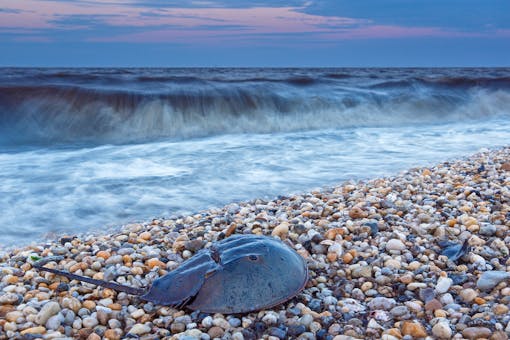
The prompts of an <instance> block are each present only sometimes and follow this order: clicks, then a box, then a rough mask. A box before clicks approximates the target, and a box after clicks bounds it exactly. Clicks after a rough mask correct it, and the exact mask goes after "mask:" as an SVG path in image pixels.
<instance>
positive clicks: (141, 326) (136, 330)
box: [129, 323, 151, 335]
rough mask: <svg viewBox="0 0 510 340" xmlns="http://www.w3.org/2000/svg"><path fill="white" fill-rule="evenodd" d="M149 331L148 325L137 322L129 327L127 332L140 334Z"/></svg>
mask: <svg viewBox="0 0 510 340" xmlns="http://www.w3.org/2000/svg"><path fill="white" fill-rule="evenodd" d="M150 331H151V327H150V326H148V325H145V324H140V323H137V324H136V325H134V326H133V327H131V329H130V330H129V333H130V334H133V335H142V334H146V333H149V332H150Z"/></svg>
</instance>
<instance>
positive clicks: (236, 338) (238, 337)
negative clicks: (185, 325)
mask: <svg viewBox="0 0 510 340" xmlns="http://www.w3.org/2000/svg"><path fill="white" fill-rule="evenodd" d="M181 339H182V338H181ZM181 339H180V340H181ZM232 340H244V335H243V333H241V332H234V333H233V334H232Z"/></svg>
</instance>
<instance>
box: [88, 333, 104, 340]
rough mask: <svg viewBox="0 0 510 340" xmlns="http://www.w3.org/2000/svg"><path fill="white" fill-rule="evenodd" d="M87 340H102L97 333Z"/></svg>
mask: <svg viewBox="0 0 510 340" xmlns="http://www.w3.org/2000/svg"><path fill="white" fill-rule="evenodd" d="M87 340H101V337H100V336H99V335H97V334H96V333H90V335H89V336H88V337H87Z"/></svg>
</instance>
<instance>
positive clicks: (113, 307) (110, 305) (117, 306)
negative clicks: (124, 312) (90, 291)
mask: <svg viewBox="0 0 510 340" xmlns="http://www.w3.org/2000/svg"><path fill="white" fill-rule="evenodd" d="M108 308H110V309H111V310H121V309H122V306H121V305H120V304H119V303H112V304H109V305H108Z"/></svg>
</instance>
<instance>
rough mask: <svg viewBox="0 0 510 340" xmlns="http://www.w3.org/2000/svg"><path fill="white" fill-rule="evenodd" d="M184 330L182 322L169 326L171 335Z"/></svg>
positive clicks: (184, 325)
mask: <svg viewBox="0 0 510 340" xmlns="http://www.w3.org/2000/svg"><path fill="white" fill-rule="evenodd" d="M185 330H186V324H185V323H182V322H172V324H171V325H170V331H171V332H172V333H173V334H177V333H182V332H184V331H185Z"/></svg>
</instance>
